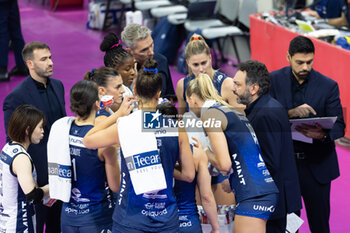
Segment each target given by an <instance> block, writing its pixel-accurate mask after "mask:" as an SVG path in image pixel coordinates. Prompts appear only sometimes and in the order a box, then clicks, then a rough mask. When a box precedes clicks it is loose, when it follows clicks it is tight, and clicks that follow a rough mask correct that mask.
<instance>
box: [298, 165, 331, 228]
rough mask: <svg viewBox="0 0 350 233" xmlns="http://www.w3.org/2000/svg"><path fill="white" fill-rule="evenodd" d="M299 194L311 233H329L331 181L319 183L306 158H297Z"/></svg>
mask: <svg viewBox="0 0 350 233" xmlns="http://www.w3.org/2000/svg"><path fill="white" fill-rule="evenodd" d="M297 168H298V174H299V183H300V190H301V196H302V197H303V200H304V204H305V208H306V215H307V220H308V222H309V227H310V231H311V232H312V233H329V232H330V229H329V216H330V191H331V183H327V184H320V183H319V182H318V181H317V180H316V179H315V178H314V176H313V174H312V173H311V170H310V167H309V162H308V161H307V160H298V159H297Z"/></svg>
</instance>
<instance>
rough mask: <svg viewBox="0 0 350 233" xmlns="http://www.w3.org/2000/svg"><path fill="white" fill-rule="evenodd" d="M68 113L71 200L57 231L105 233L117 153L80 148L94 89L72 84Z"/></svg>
mask: <svg viewBox="0 0 350 233" xmlns="http://www.w3.org/2000/svg"><path fill="white" fill-rule="evenodd" d="M70 109H71V110H72V112H74V113H75V114H76V119H75V120H74V121H73V122H72V125H71V127H70V131H69V149H70V154H71V160H72V170H73V178H72V191H71V198H70V200H69V202H68V203H63V206H62V212H61V229H62V232H64V233H73V232H74V233H90V232H108V230H109V231H110V230H111V229H112V214H113V210H114V203H113V200H112V196H111V193H110V191H109V189H108V187H109V188H110V189H112V190H113V191H114V192H117V190H118V189H119V184H120V170H119V165H118V163H117V152H116V150H115V148H114V147H105V148H102V149H99V150H90V149H87V148H85V146H84V145H83V144H82V139H83V137H84V136H85V134H86V133H87V132H89V130H91V128H93V126H94V122H95V115H96V112H97V110H98V109H99V94H98V87H97V85H96V84H95V83H94V82H91V81H87V80H82V81H79V82H78V83H76V84H75V85H74V86H73V87H72V89H71V91H70ZM67 140H68V139H67Z"/></svg>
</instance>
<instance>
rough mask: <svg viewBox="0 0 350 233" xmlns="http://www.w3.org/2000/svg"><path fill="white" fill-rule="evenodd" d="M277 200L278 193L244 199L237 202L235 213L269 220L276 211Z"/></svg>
mask: <svg viewBox="0 0 350 233" xmlns="http://www.w3.org/2000/svg"><path fill="white" fill-rule="evenodd" d="M277 201H278V193H272V194H267V195H264V196H258V197H253V198H250V199H247V200H243V201H241V202H239V203H237V205H236V213H235V214H236V215H242V216H248V217H254V218H261V219H265V220H268V219H269V218H270V216H271V214H272V213H273V212H274V211H275V208H276V205H277Z"/></svg>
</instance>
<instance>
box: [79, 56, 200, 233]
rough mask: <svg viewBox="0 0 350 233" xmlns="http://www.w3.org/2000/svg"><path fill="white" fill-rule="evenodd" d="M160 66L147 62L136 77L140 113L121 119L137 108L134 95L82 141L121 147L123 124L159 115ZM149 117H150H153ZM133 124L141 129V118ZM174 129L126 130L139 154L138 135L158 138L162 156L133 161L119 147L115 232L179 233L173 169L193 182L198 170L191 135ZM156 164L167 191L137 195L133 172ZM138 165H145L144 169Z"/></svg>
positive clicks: (92, 144) (89, 146)
mask: <svg viewBox="0 0 350 233" xmlns="http://www.w3.org/2000/svg"><path fill="white" fill-rule="evenodd" d="M156 67H157V64H156V61H154V60H148V61H146V62H145V64H144V67H143V69H142V71H141V72H140V73H139V74H138V77H137V79H136V83H135V94H136V95H137V96H138V101H139V102H138V105H139V109H140V111H135V112H133V113H132V114H130V115H128V116H126V117H121V116H125V115H127V114H128V111H129V112H130V111H131V109H132V108H133V106H132V105H131V104H132V103H133V102H134V101H135V100H133V97H126V98H125V99H124V101H123V104H122V105H121V107H120V108H119V110H118V111H117V112H116V113H114V114H113V115H111V116H110V117H109V118H107V119H106V120H105V121H103V122H102V123H101V124H99V125H96V127H94V128H93V129H92V131H90V132H89V133H88V134H87V135H86V136H85V138H84V141H83V142H84V145H85V146H86V147H88V148H100V147H105V146H108V145H113V144H116V143H119V142H120V140H121V139H122V137H121V136H122V135H125V132H122V131H119V130H120V129H121V128H123V127H128V125H123V122H125V121H128V120H132V119H137V117H138V116H139V117H141V116H140V115H141V114H143V113H144V114H145V115H146V113H147V112H145V111H156V106H157V104H158V99H159V96H160V93H161V88H162V78H161V76H160V75H159V73H158V71H157V68H156ZM141 110H142V111H141ZM123 112H124V113H123ZM152 114H154V115H153V116H154V119H153V120H155V119H158V120H159V118H158V117H159V114H160V113H158V112H154V113H152ZM147 115H148V114H147ZM149 116H150V117H151V118H152V116H151V115H149ZM157 116H158V117H157ZM119 117H121V118H120V119H119V120H118V121H119V123H116V121H117V119H118V118H119ZM147 119H148V118H147ZM149 120H150V123H151V121H153V120H151V119H149ZM130 124H133V125H135V127H138V128H142V125H143V123H142V122H141V118H140V120H138V119H137V120H135V122H132V123H130ZM175 130H176V131H174V130H173V131H172V132H170V131H168V130H167V129H164V128H159V130H157V131H156V132H145V131H141V129H140V131H138V132H140V133H136V132H133V131H129V132H127V135H128V138H129V139H128V140H127V142H128V143H130V146H131V147H136V148H137V149H140V150H142V147H141V146H139V145H138V144H142V142H141V141H138V140H137V138H135V137H137V136H139V137H140V136H142V137H155V140H156V143H155V146H156V152H157V151H158V153H159V157H155V158H157V159H151V158H149V156H145V157H142V160H139V157H140V155H142V156H144V155H145V153H141V154H140V155H139V154H136V155H133V156H132V157H125V155H124V152H126V151H127V149H128V150H129V148H128V147H124V146H123V144H121V151H122V171H121V173H122V183H121V186H120V190H119V199H118V200H117V204H116V208H115V211H114V214H113V231H112V232H123V233H124V232H125V233H140V232H167V233H172V232H174V233H175V232H178V229H179V221H178V209H177V205H176V200H175V197H174V195H173V191H172V187H173V173H174V167H175V164H176V162H177V161H178V162H179V166H180V167H181V169H180V170H179V172H180V173H181V174H182V176H183V177H184V178H185V179H186V180H187V181H188V182H191V181H192V180H193V178H194V174H195V168H194V164H193V159H192V153H191V149H190V145H189V143H188V138H187V134H186V133H185V132H184V130H179V131H178V130H177V128H175ZM122 133H123V134H122ZM147 135H148V136H147ZM123 138H124V136H123ZM123 147H124V148H123ZM130 158H132V160H130ZM158 158H159V159H160V161H159V159H158ZM154 163H158V165H159V164H161V167H162V169H163V171H164V176H163V177H164V179H165V182H166V188H165V189H162V190H160V191H158V192H152V193H147V192H146V193H141V194H139V195H137V194H136V189H137V188H138V187H139V185H140V183H139V182H140V181H139V182H138V183H136V181H137V180H133V181H132V180H131V179H132V177H133V171H134V170H135V169H136V168H137V169H138V170H137V171H140V172H143V171H142V169H143V167H144V166H146V167H145V169H146V171H147V172H150V171H149V168H148V167H147V166H148V165H149V164H151V165H152V164H154ZM140 164H141V165H142V167H141V168H140ZM151 165H150V166H151ZM135 167H136V168H135ZM134 174H135V173H134ZM151 179H152V180H153V179H154V182H156V181H157V180H159V179H160V177H154V178H153V177H152V178H151Z"/></svg>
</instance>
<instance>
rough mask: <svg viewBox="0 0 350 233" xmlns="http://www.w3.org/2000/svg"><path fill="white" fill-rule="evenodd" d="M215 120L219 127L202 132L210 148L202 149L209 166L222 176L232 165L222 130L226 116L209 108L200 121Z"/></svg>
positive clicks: (224, 126)
mask: <svg viewBox="0 0 350 233" xmlns="http://www.w3.org/2000/svg"><path fill="white" fill-rule="evenodd" d="M209 120H215V121H220V122H221V127H218V128H210V127H205V128H204V130H205V132H206V133H207V135H208V138H209V141H210V144H211V145H212V150H211V148H208V147H207V148H204V149H205V150H206V154H207V156H208V159H209V161H210V163H211V164H213V165H214V167H216V168H217V169H218V170H219V171H220V172H221V173H223V174H224V175H226V174H227V172H229V171H230V169H231V166H232V163H231V159H230V154H229V151H228V146H227V142H226V137H225V134H224V132H223V130H225V129H226V126H227V119H226V116H225V115H224V114H223V113H222V112H221V111H219V110H217V109H214V108H211V109H209V110H207V111H206V112H205V113H204V114H203V116H202V121H203V122H204V121H209Z"/></svg>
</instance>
